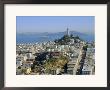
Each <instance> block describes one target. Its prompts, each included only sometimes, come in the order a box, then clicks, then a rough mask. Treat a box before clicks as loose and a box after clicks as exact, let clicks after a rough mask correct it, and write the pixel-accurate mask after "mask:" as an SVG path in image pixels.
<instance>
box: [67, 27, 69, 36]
mask: <svg viewBox="0 0 110 90" xmlns="http://www.w3.org/2000/svg"><path fill="white" fill-rule="evenodd" d="M67 35H68V36H69V29H68V27H67Z"/></svg>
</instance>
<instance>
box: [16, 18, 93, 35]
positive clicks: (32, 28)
mask: <svg viewBox="0 0 110 90" xmlns="http://www.w3.org/2000/svg"><path fill="white" fill-rule="evenodd" d="M67 27H68V28H69V30H70V31H77V32H82V33H88V34H91V33H92V34H93V33H94V31H95V17H94V16H16V30H17V33H21V32H41V33H42V32H53V33H54V32H64V31H66V29H67Z"/></svg>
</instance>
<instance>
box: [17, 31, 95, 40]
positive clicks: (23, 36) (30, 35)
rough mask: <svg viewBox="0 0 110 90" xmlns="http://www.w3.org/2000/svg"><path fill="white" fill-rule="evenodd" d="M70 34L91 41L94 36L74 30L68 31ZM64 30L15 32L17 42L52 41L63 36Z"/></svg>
mask: <svg viewBox="0 0 110 90" xmlns="http://www.w3.org/2000/svg"><path fill="white" fill-rule="evenodd" d="M69 33H70V34H73V36H77V35H78V36H79V37H80V38H81V39H83V40H85V41H88V42H91V41H94V38H95V36H94V35H93V34H91V35H90V34H85V33H80V32H76V31H70V32H69ZM65 34H66V32H56V33H53V32H43V33H38V32H25V33H17V34H16V35H17V42H25V41H26V42H34V41H35V42H39V41H47V40H50V41H53V40H55V39H59V38H61V37H62V36H64V35H65Z"/></svg>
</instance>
